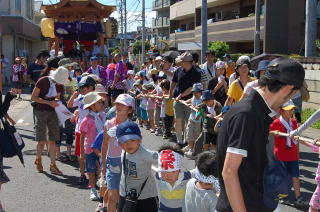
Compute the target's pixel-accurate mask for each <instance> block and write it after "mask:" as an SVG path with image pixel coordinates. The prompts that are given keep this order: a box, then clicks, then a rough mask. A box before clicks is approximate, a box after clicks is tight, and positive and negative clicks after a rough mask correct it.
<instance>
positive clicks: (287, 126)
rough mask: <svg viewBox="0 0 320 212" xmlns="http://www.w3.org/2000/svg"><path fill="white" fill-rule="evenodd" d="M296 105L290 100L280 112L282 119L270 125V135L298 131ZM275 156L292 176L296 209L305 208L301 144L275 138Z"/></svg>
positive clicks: (288, 138) (284, 138)
mask: <svg viewBox="0 0 320 212" xmlns="http://www.w3.org/2000/svg"><path fill="white" fill-rule="evenodd" d="M294 108H295V106H294V104H293V102H292V100H289V101H288V102H287V103H286V104H284V105H283V106H282V108H281V111H280V117H279V118H277V119H276V120H274V121H273V123H272V124H271V125H270V135H274V132H275V131H279V132H282V133H290V132H291V131H293V130H295V129H297V127H298V126H297V121H296V119H294V118H293V115H294ZM274 154H275V156H276V157H277V159H278V160H280V161H283V162H284V165H285V166H286V168H287V170H288V172H289V173H290V175H291V176H292V182H293V188H294V193H295V197H296V198H295V202H294V205H295V206H296V207H303V206H304V205H305V201H304V200H303V199H302V197H301V193H300V179H299V144H298V141H295V140H293V139H291V138H290V137H282V136H277V135H275V136H274Z"/></svg>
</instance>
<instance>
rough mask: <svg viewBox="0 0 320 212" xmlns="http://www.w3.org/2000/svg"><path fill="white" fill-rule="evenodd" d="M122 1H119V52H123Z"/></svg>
mask: <svg viewBox="0 0 320 212" xmlns="http://www.w3.org/2000/svg"><path fill="white" fill-rule="evenodd" d="M122 6H123V0H120V31H121V36H122V37H120V46H121V50H123V9H122Z"/></svg>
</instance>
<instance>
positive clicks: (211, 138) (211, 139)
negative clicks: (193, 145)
mask: <svg viewBox="0 0 320 212" xmlns="http://www.w3.org/2000/svg"><path fill="white" fill-rule="evenodd" d="M217 137H218V136H217V135H216V134H213V133H209V132H203V140H204V141H203V144H213V145H217Z"/></svg>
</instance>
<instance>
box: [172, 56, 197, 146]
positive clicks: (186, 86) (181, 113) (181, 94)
mask: <svg viewBox="0 0 320 212" xmlns="http://www.w3.org/2000/svg"><path fill="white" fill-rule="evenodd" d="M181 60H182V62H181V67H180V68H178V69H177V70H176V71H175V73H174V75H173V79H172V81H171V84H170V98H172V97H174V98H176V100H178V101H177V102H174V114H175V130H176V134H177V140H178V143H179V144H180V145H182V144H183V143H182V139H183V138H182V129H184V127H183V126H182V123H183V121H184V123H185V124H186V123H188V119H189V115H190V108H188V107H187V106H186V105H184V104H182V103H180V102H179V100H182V101H186V100H188V99H190V98H191V97H192V86H193V84H195V83H197V82H200V80H201V73H200V72H198V71H197V70H196V69H195V67H194V66H193V58H192V55H191V54H190V53H189V52H185V53H184V54H182V55H181Z"/></svg>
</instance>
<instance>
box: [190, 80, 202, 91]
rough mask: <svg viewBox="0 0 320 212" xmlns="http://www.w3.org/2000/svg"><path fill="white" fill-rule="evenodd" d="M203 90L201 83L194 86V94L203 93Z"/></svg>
mask: <svg viewBox="0 0 320 212" xmlns="http://www.w3.org/2000/svg"><path fill="white" fill-rule="evenodd" d="M202 90H203V86H202V84H201V83H200V82H198V83H195V84H193V86H192V92H201V91H202Z"/></svg>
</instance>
